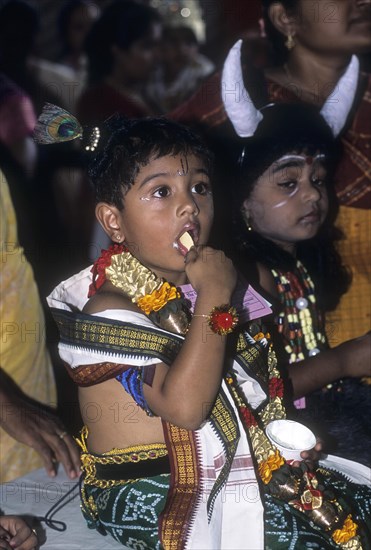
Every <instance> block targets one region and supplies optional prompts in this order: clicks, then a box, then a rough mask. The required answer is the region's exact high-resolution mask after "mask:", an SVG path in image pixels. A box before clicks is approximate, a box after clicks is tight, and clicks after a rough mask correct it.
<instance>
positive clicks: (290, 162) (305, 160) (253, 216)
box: [243, 153, 328, 252]
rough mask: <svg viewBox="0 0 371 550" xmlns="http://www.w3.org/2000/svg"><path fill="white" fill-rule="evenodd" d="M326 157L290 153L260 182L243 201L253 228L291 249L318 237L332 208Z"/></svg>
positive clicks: (274, 164) (244, 210)
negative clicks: (301, 242) (324, 161)
mask: <svg viewBox="0 0 371 550" xmlns="http://www.w3.org/2000/svg"><path fill="white" fill-rule="evenodd" d="M326 179H327V172H326V169H325V167H324V165H323V156H321V155H319V154H317V155H315V156H314V157H308V156H306V155H305V154H304V153H303V154H297V153H289V154H287V155H285V156H282V157H281V158H279V159H278V160H277V161H275V162H274V163H273V164H272V165H271V166H270V167H269V168H268V169H267V170H266V171H265V172H264V173H263V174H262V175H261V176H260V177H259V179H258V180H257V181H256V183H255V186H254V188H253V190H252V192H251V195H250V197H249V198H248V199H246V200H245V201H244V203H243V213H244V216H245V219H246V221H248V223H249V224H250V225H251V227H252V229H253V230H254V231H256V232H257V233H260V234H261V235H262V236H264V237H265V238H267V239H269V240H271V241H273V242H275V243H276V244H277V245H278V246H280V247H281V248H283V249H285V250H287V251H288V252H294V250H295V245H296V243H298V242H300V241H304V240H307V239H311V238H312V237H314V236H315V235H316V234H317V232H318V230H319V229H320V227H321V225H322V224H323V222H324V220H325V218H326V215H327V211H328V197H327V190H326Z"/></svg>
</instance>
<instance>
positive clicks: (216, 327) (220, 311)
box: [207, 304, 238, 335]
mask: <svg viewBox="0 0 371 550" xmlns="http://www.w3.org/2000/svg"><path fill="white" fill-rule="evenodd" d="M207 322H208V325H209V327H210V328H211V330H212V331H213V332H215V333H216V334H222V335H225V334H229V333H230V332H232V331H233V329H234V328H235V327H236V326H237V323H238V315H237V311H236V308H234V307H231V306H229V305H228V304H223V305H221V306H218V307H214V308H213V309H212V310H211V313H210V314H209V315H207Z"/></svg>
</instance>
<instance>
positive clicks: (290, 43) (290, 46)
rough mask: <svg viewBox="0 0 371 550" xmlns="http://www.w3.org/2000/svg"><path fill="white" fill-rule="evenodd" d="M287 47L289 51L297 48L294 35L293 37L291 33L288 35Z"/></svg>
mask: <svg viewBox="0 0 371 550" xmlns="http://www.w3.org/2000/svg"><path fill="white" fill-rule="evenodd" d="M285 46H286V48H287V49H288V50H289V51H290V50H292V49H293V48H294V47H295V40H294V35H292V34H291V32H289V34H288V35H287V40H286V42H285Z"/></svg>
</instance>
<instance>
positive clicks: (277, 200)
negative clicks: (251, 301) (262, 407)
mask: <svg viewBox="0 0 371 550" xmlns="http://www.w3.org/2000/svg"><path fill="white" fill-rule="evenodd" d="M240 67H241V63H240V60H239V44H237V45H236V47H235V48H234V51H232V52H231V54H230V56H229V58H228V59H227V62H226V64H225V66H224V73H223V74H224V81H225V82H226V83H227V86H228V83H231V82H235V81H236V79H239V75H240V74H241V73H240V71H241V68H240ZM245 93H246V94H247V92H245ZM245 98H247V99H249V96H248V95H246V96H245ZM244 106H245V107H246V108H245V109H241V106H240V109H239V110H237V109H236V105H235V104H234V103H229V102H228V101H226V103H225V108H226V110H227V112H228V115H229V118H230V120H231V121H232V123H234V125H235V129H236V131H237V132H238V133H239V134H240V135H241V136H244V141H243V144H242V146H241V147H240V150H241V148H242V154H241V156H240V162H239V176H238V181H239V185H238V193H237V197H236V206H237V209H238V210H239V211H240V212H242V217H241V216H240V214H239V218H240V222H241V221H242V223H238V231H237V234H238V241H239V246H238V255H237V257H238V259H239V267H240V269H241V270H242V271H245V272H246V270H247V269H248V270H249V277H250V280H251V277H253V280H258V281H259V284H260V285H261V286H262V287H263V288H264V289H265V291H266V292H267V293H268V294H269V296H268V299H269V300H271V301H274V302H275V304H276V308H275V314H276V316H275V321H276V328H275V330H274V332H275V333H276V340H277V346H276V347H277V350H278V348H280V351H281V356H280V357H281V358H282V359H281V361H280V363H282V364H285V363H286V364H287V363H288V364H289V366H288V372H287V374H288V377H289V378H290V379H291V382H292V385H293V393H294V397H296V398H298V397H300V398H302V397H303V396H307V398H306V399H301V400H300V401H296V403H295V404H296V406H297V408H298V412H297V416H298V418H300V419H301V420H305V421H306V422H309V421H311V422H315V423H316V424H317V425H318V426H321V427H322V428H323V430H322V436H323V437H324V438H326V448H327V450H329V449H330V450H334V449H335V452H336V454H340V455H341V456H344V457H346V458H351V459H354V460H357V461H360V462H362V463H364V464H367V465H369V464H370V453H369V448H370V446H371V430H370V426H369V415H370V403H371V388H370V387H369V386H367V385H364V384H360V383H359V378H361V377H362V376H367V374H369V369H370V361H371V359H370V349H371V348H370V333H368V334H367V335H365V336H363V337H360V338H357V339H354V340H350V341H348V342H345V343H343V344H341V345H339V346H338V347H336V348H333V349H331V350H330V349H329V345H328V341H327V337H326V333H325V328H324V312H325V311H328V310H330V309H332V308H333V307H334V304H336V303H337V302H338V300H339V297H340V296H341V295H342V294H343V293H344V292H345V291H346V289H347V286H348V284H349V282H348V276H347V272H346V270H345V268H344V267H343V266H342V264H341V261H340V258H339V255H338V254H337V252H336V249H335V246H334V239H335V237H336V232H335V229H334V219H335V216H336V204H337V201H336V196H335V191H334V186H333V185H332V176H333V173H334V170H335V169H336V159H337V149H336V144H335V140H334V133H335V134H336V133H338V132H339V131H340V130H341V128H342V124H343V123H344V122H345V119H346V117H347V114H348V112H347V111H345V112H344V113H341V109H340V107H338V113H337V116H336V119H334V113H333V110H332V105H331V104H329V103H326V104H325V105H324V107H323V108H322V111H321V113H320V112H319V111H318V109H317V108H316V107H314V106H311V105H305V104H281V103H278V104H269V105H267V106H265V107H264V108H262V109H261V110H257V109H256V108H255V107H254V104H253V102H252V101H251V100H250V101H245V102H244ZM339 115H340V116H339ZM325 120H326V121H327V122H328V124H329V125H330V126H329V125H328V124H327V123H326V122H325ZM330 128H331V129H332V131H331V129H330ZM241 251H242V253H241ZM252 260H254V261H255V262H257V270H258V271H257V273H255V279H254V275H252V272H251V266H252ZM300 369H302V370H300ZM350 377H352V378H350ZM336 379H343V380H341V381H340V382H339V383H335V384H331V383H332V382H334V380H336ZM327 384H330V385H329V386H327ZM315 390H317V391H315ZM312 392H314V393H312ZM350 426H351V427H352V428H351V429H349V428H350ZM317 431H318V428H317Z"/></svg>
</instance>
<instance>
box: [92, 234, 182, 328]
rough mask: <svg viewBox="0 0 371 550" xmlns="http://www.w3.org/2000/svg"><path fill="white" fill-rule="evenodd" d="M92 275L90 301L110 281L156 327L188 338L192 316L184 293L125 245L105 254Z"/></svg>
mask: <svg viewBox="0 0 371 550" xmlns="http://www.w3.org/2000/svg"><path fill="white" fill-rule="evenodd" d="M91 272H92V274H93V281H92V283H91V285H90V287H89V293H88V297H89V298H90V297H91V296H93V295H94V294H95V293H96V292H97V291H98V290H99V289H100V288H101V287H102V285H103V284H104V282H105V281H107V280H108V281H110V282H111V283H112V284H113V285H114V286H115V287H116V288H119V289H120V290H121V291H122V292H123V293H124V294H125V295H126V296H128V298H130V299H131V301H132V302H133V303H135V304H136V305H137V306H138V307H139V308H140V309H141V310H142V311H143V313H145V315H147V316H148V317H149V318H150V319H151V321H152V322H153V323H154V324H156V325H157V326H159V327H161V328H164V329H165V330H170V331H171V332H175V333H176V334H186V332H187V330H188V326H189V323H190V320H191V314H190V311H189V308H188V306H187V303H186V301H185V299H184V298H183V297H182V295H181V293H180V291H179V290H178V289H177V287H176V286H174V285H172V284H171V283H168V282H167V281H165V279H159V278H158V277H157V275H156V274H155V273H153V271H151V270H150V269H148V268H146V267H145V266H144V265H142V264H141V263H140V262H139V261H138V260H137V259H136V258H135V257H134V256H133V255H132V254H131V252H130V251H129V250H128V248H127V247H126V246H125V245H123V244H114V245H112V246H110V247H109V248H108V249H107V250H102V253H101V255H100V257H99V258H98V259H97V260H96V261H95V262H94V265H93V267H92V269H91Z"/></svg>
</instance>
